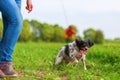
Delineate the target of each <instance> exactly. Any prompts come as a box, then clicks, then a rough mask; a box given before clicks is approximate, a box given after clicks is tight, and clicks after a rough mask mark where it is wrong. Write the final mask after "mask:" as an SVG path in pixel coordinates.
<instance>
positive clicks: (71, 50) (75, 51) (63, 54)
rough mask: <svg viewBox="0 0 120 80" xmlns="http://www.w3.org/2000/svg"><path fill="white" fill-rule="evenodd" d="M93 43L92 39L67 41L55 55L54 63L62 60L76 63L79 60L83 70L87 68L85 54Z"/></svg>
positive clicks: (56, 63)
mask: <svg viewBox="0 0 120 80" xmlns="http://www.w3.org/2000/svg"><path fill="white" fill-rule="evenodd" d="M93 45H94V42H93V41H90V40H88V41H83V40H78V39H76V40H75V41H73V42H72V43H68V44H67V45H65V46H63V47H62V48H61V49H60V50H59V53H58V55H57V57H56V62H55V65H58V64H60V63H61V62H62V61H63V60H64V61H65V63H67V64H68V63H70V62H72V63H74V64H75V65H77V64H78V61H79V60H81V61H82V64H83V68H84V70H87V68H86V63H85V56H86V54H87V52H88V49H89V48H90V47H92V46H93Z"/></svg>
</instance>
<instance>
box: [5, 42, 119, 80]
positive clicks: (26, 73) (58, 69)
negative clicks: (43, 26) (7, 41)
mask: <svg viewBox="0 0 120 80" xmlns="http://www.w3.org/2000/svg"><path fill="white" fill-rule="evenodd" d="M63 45H65V43H45V42H38V43H34V42H28V43H18V44H17V45H16V48H15V51H14V54H13V63H14V64H13V66H14V67H15V70H16V71H17V72H18V73H19V77H18V78H6V79H5V80H119V79H120V45H118V44H103V45H94V46H93V47H92V48H91V49H90V50H89V52H88V54H87V56H86V64H87V71H84V70H83V67H82V63H81V62H79V64H78V66H76V67H74V66H73V65H72V64H69V65H65V64H64V63H62V64H61V65H59V66H55V65H54V62H55V58H56V55H57V54H58V51H59V49H60V48H61V47H62V46H63Z"/></svg>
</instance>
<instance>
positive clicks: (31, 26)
mask: <svg viewBox="0 0 120 80" xmlns="http://www.w3.org/2000/svg"><path fill="white" fill-rule="evenodd" d="M2 31H3V25H2V19H0V38H2ZM64 31H65V29H64V28H63V27H62V26H60V25H58V24H54V25H51V24H48V23H41V22H38V21H37V20H31V21H29V20H24V22H23V28H22V32H21V34H20V37H19V40H18V41H20V42H23V41H24V42H26V41H39V40H42V41H47V42H65V38H64ZM78 31H79V30H78V29H77V27H75V33H76V35H75V39H84V40H93V41H94V42H95V43H103V42H104V34H103V32H102V31H101V30H94V29H93V28H89V29H86V30H84V32H83V34H84V37H81V36H80V35H79V34H78Z"/></svg>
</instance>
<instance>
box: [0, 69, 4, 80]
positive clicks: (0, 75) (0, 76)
mask: <svg viewBox="0 0 120 80" xmlns="http://www.w3.org/2000/svg"><path fill="white" fill-rule="evenodd" d="M0 78H4V76H3V74H2V72H1V70H0ZM0 80H1V79H0Z"/></svg>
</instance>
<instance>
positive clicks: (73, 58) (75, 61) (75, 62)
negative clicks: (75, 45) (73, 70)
mask: <svg viewBox="0 0 120 80" xmlns="http://www.w3.org/2000/svg"><path fill="white" fill-rule="evenodd" d="M70 57H71V59H72V60H73V63H74V65H77V64H78V60H77V58H76V57H75V56H74V55H70Z"/></svg>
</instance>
